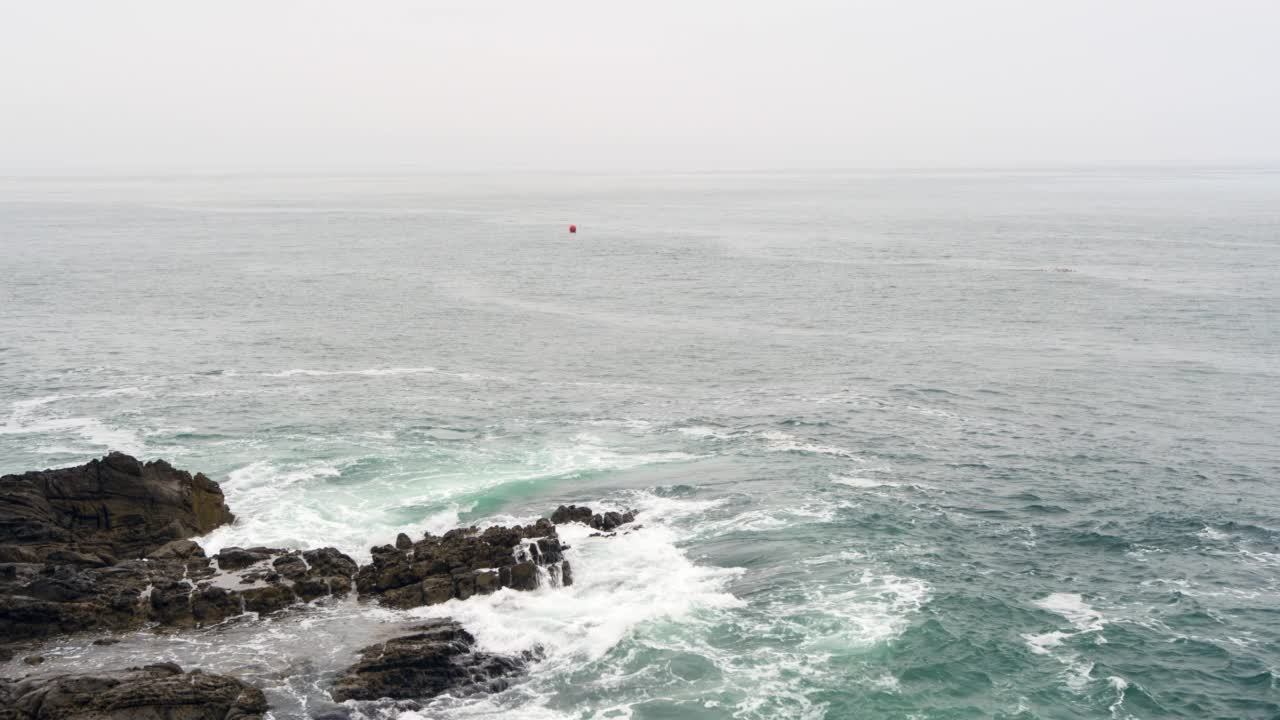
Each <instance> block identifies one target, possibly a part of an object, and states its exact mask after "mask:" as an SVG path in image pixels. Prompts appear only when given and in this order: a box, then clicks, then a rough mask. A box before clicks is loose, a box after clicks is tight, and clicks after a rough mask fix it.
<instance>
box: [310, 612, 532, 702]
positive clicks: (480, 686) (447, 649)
mask: <svg viewBox="0 0 1280 720" xmlns="http://www.w3.org/2000/svg"><path fill="white" fill-rule="evenodd" d="M414 630H415V632H414V634H412V635H407V636H405V637H399V638H395V639H393V640H389V641H387V642H385V643H381V644H378V645H371V646H369V647H367V648H365V649H363V650H361V651H360V660H359V662H357V663H356V664H355V665H353V666H352V667H350V668H348V669H347V670H346V671H345V672H344V673H343V674H342V675H341V676H339V677H338V679H337V681H336V682H335V683H334V686H333V688H332V689H331V690H330V691H329V694H330V695H331V696H332V697H333V699H334V700H335V701H337V702H343V701H346V700H377V699H379V698H392V699H425V698H430V697H434V696H436V695H439V694H440V693H442V692H446V691H448V692H450V693H452V694H455V695H465V694H469V693H473V692H479V691H489V692H492V691H497V690H501V689H504V688H505V687H506V686H507V680H506V678H507V677H509V676H510V675H512V674H514V673H517V672H519V671H521V670H523V669H524V667H525V666H526V664H527V662H528V658H511V657H505V656H501V655H493V654H490V653H484V652H477V651H475V650H474V645H475V638H473V637H472V636H471V635H470V634H469V633H468V632H467V631H466V630H463V629H462V626H461V625H459V624H458V623H456V622H454V621H453V620H451V619H444V620H435V621H432V622H430V623H427V624H424V625H420V626H418V627H416V628H414Z"/></svg>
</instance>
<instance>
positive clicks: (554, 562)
mask: <svg viewBox="0 0 1280 720" xmlns="http://www.w3.org/2000/svg"><path fill="white" fill-rule="evenodd" d="M406 540H408V537H407V536H403V535H402V536H401V539H400V541H399V542H397V545H396V546H392V545H380V546H378V547H375V548H373V549H372V550H371V553H372V555H373V561H372V562H371V563H370V564H368V565H365V566H363V567H361V568H360V571H359V572H358V573H357V574H356V587H357V589H358V590H359V591H360V595H361V596H362V597H364V596H367V597H374V598H377V599H378V600H379V601H380V602H381V603H382V604H384V605H388V606H391V607H397V608H411V607H418V606H420V605H434V604H436V603H442V602H445V601H447V600H450V599H452V598H457V599H459V600H466V599H467V598H469V597H471V596H472V595H487V594H489V593H492V592H495V591H497V590H499V589H501V588H513V589H515V590H532V589H534V588H536V587H538V586H539V585H540V584H542V583H543V582H548V583H550V584H552V585H568V584H570V583H571V582H572V575H571V574H570V571H569V564H568V562H567V561H565V560H564V546H563V545H561V543H560V538H559V537H558V536H557V535H556V528H555V526H554V525H552V524H551V523H550V522H548V521H546V520H539V521H538V522H537V523H534V524H532V525H525V526H514V527H490V528H486V529H485V530H483V531H481V530H478V529H476V528H474V527H472V528H459V529H457V530H450V531H449V532H447V533H445V534H444V535H440V536H435V535H431V534H430V533H427V535H426V536H425V537H424V538H423V539H421V540H419V541H417V542H404V541H406Z"/></svg>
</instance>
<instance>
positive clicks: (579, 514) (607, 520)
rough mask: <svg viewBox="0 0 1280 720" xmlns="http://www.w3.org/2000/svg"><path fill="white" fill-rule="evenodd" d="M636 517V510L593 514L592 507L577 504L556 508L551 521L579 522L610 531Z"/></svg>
mask: <svg viewBox="0 0 1280 720" xmlns="http://www.w3.org/2000/svg"><path fill="white" fill-rule="evenodd" d="M635 519H636V512H635V511H634V510H628V511H627V512H625V513H619V512H612V511H611V512H606V513H595V514H592V512H591V508H589V507H579V506H577V505H569V506H564V505H561V506H560V507H558V508H556V511H555V512H553V513H551V522H553V523H555V524H557V525H562V524H564V523H569V522H579V523H582V524H583V525H588V526H590V527H592V528H594V529H596V530H600V531H602V532H609V531H610V530H613V529H614V528H616V527H618V526H620V525H626V524H627V523H629V522H634V521H635Z"/></svg>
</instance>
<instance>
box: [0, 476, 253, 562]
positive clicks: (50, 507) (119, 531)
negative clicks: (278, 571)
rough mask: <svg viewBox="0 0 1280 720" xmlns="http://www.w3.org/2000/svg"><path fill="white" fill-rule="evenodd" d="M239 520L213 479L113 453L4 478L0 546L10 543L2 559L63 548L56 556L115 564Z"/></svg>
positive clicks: (44, 556) (40, 555) (38, 555)
mask: <svg viewBox="0 0 1280 720" xmlns="http://www.w3.org/2000/svg"><path fill="white" fill-rule="evenodd" d="M234 519H235V516H234V515H232V514H231V511H230V510H228V509H227V505H226V502H225V500H224V498H223V496H222V489H221V488H220V487H218V484H217V483H216V482H214V481H212V480H210V479H209V478H207V477H205V476H204V475H201V474H200V473H196V474H195V475H192V474H191V473H188V472H186V471H183V470H177V469H175V468H174V467H173V466H172V465H170V464H169V463H167V462H165V461H163V460H154V461H152V462H148V463H142V462H139V461H138V460H137V459H135V458H133V457H130V456H128V455H124V454H122V453H111V454H110V455H107V456H106V457H104V458H102V459H101V460H92V461H90V462H88V463H86V464H84V465H79V466H77V467H70V468H61V469H57V470H43V471H37V472H28V473H23V474H21V475H5V476H3V477H0V547H5V546H8V547H5V549H4V550H3V551H0V558H2V559H9V558H15V557H19V556H25V560H23V561H30V560H31V559H33V558H34V559H37V560H41V561H43V560H45V559H47V558H48V556H49V555H50V554H51V553H59V556H58V557H57V558H52V560H53V561H54V562H62V563H75V564H88V565H94V564H99V563H100V564H112V563H113V562H114V558H124V559H127V558H140V557H144V556H145V555H147V554H148V553H150V552H152V551H154V550H156V549H158V548H160V547H161V546H162V545H165V544H166V543H168V542H170V541H172V540H181V539H185V538H189V537H193V536H196V535H203V534H205V533H207V532H209V531H211V530H213V529H214V528H216V527H219V526H221V525H225V524H227V523H229V522H231V521H232V520H234ZM15 547H16V548H22V550H17V549H13V548H15ZM24 550H25V552H24ZM91 558H97V559H96V560H93V559H91Z"/></svg>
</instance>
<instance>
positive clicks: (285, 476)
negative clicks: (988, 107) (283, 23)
mask: <svg viewBox="0 0 1280 720" xmlns="http://www.w3.org/2000/svg"><path fill="white" fill-rule="evenodd" d="M570 223H576V224H577V225H578V233H577V234H575V235H570V234H569V233H568V232H567V228H568V225H569V224H570ZM1277 438H1280V174H1278V173H1274V172H1269V171H1262V170H1259V171H1223V170H1158V171H1157V170H1133V171H1105V172H1104V171H1088V172H1086V171H1072V172H1066V171H1062V172H1058V171H1035V172H1031V171H1028V172H968V173H960V172H936V173H925V172H919V173H827V174H785V173H772V174H729V175H716V174H688V175H644V176H621V175H617V176H585V175H545V176H543V175H505V176H489V175H460V176H433V175H426V174H399V175H388V174H345V175H332V176H330V175H301V174H293V175H280V176H267V175H223V176H172V177H67V178H50V177H42V178H5V179H3V180H0V472H19V471H24V470H28V469H33V468H45V467H58V466H66V465H73V464H79V463H83V462H85V461H86V460H88V459H91V458H93V457H97V456H101V455H102V454H104V453H105V452H107V451H108V450H121V451H125V452H129V453H133V454H136V455H138V456H140V457H143V458H147V459H150V458H165V459H167V460H169V461H171V462H172V463H174V464H175V465H176V466H178V467H182V468H187V469H191V470H193V471H202V472H204V473H206V474H208V475H209V476H210V477H212V478H214V479H215V480H217V481H218V482H220V483H221V485H222V487H223V489H224V491H225V492H226V495H227V500H228V502H229V504H230V506H231V507H232V509H233V511H234V512H235V513H236V514H237V516H238V520H237V521H236V523H235V524H234V525H231V526H228V527H224V528H221V529H218V530H216V531H214V532H213V533H212V534H211V535H209V536H207V537H205V538H202V539H201V542H202V543H203V544H204V545H205V547H206V548H208V549H209V550H210V551H214V550H216V549H218V548H220V547H225V546H229V545H272V546H284V547H299V548H309V547H319V546H324V545H333V546H336V547H338V548H340V549H341V550H343V551H344V552H347V553H350V554H351V555H352V556H353V557H355V558H357V559H358V560H361V561H366V560H368V558H369V548H370V546H372V545H376V544H381V543H386V542H389V541H390V540H392V539H393V538H394V537H395V535H396V533H398V532H401V531H403V532H408V533H410V534H420V533H422V532H424V531H431V532H441V531H443V530H446V529H448V528H451V527H455V526H457V525H459V524H478V525H486V524H495V523H509V522H516V521H519V522H527V521H529V520H531V519H533V518H535V517H538V516H542V515H546V514H547V513H549V512H550V511H551V510H552V509H553V508H554V507H555V506H556V505H558V504H561V503H578V504H588V505H591V506H592V507H593V508H598V509H610V508H612V509H629V508H634V509H636V510H638V511H639V513H640V515H639V519H638V520H637V523H636V525H637V526H639V527H637V528H636V529H634V530H632V531H631V532H630V533H626V534H619V535H617V536H616V537H613V538H600V537H590V533H589V531H587V530H586V529H585V528H581V527H574V526H568V527H565V528H563V529H562V535H563V536H564V537H565V539H566V542H567V543H568V544H569V545H570V546H571V549H570V550H569V551H568V552H567V556H568V557H569V559H570V561H571V563H572V565H573V568H574V577H575V583H574V585H573V586H572V587H570V588H552V587H544V588H541V589H539V590H537V591H534V592H527V593H520V592H514V591H502V592H499V593H496V594H494V595H491V596H486V597H478V598H472V599H470V600H467V601H465V602H459V601H451V602H449V603H446V604H444V605H438V606H433V607H429V608H420V609H417V610H412V611H407V612H405V611H394V610H388V609H381V608H378V607H376V606H373V605H366V604H361V603H359V602H356V601H354V600H343V601H322V602H319V603H316V604H314V605H313V606H310V607H306V608H301V609H298V610H295V611H293V612H290V613H284V614H281V615H278V616H273V617H262V618H259V617H255V616H244V617H241V618H237V619H235V620H234V621H229V622H227V623H224V624H223V625H220V626H218V627H216V628H213V629H210V630H205V631H197V632H159V631H157V632H143V633H135V634H129V635H125V636H122V638H121V639H122V640H123V641H122V642H121V643H120V644H118V645H113V646H107V647H102V646H93V645H90V644H89V642H90V641H91V640H92V639H93V638H94V637H97V636H86V637H71V638H62V639H59V640H55V641H53V642H51V643H50V644H49V645H48V646H47V647H46V648H43V654H44V655H45V656H46V658H47V662H46V663H45V664H44V665H43V666H41V669H40V670H39V672H68V671H74V670H83V669H88V668H94V667H100V666H104V665H105V666H113V665H114V666H127V665H131V664H138V663H143V662H153V661H159V660H174V661H177V662H179V663H180V664H182V665H183V666H184V667H188V668H192V667H202V668H204V669H205V670H207V671H211V672H224V673H231V674H235V675H238V676H240V677H243V678H244V679H246V680H248V681H250V682H253V683H254V684H257V685H259V686H260V687H262V688H263V689H264V690H265V691H266V692H267V694H268V697H269V699H270V700H271V702H272V704H273V706H274V711H273V713H274V717H276V718H299V717H305V716H307V714H308V713H312V712H319V710H318V709H324V708H326V707H329V706H327V705H326V698H325V695H324V688H325V687H326V686H327V683H328V682H330V681H331V679H332V677H333V675H334V674H335V673H336V672H338V671H339V670H341V669H342V668H343V667H345V666H346V665H348V664H350V663H351V662H352V661H353V660H354V658H355V653H356V651H357V650H358V649H360V648H361V647H364V646H366V645H368V644H370V643H373V642H377V641H379V640H383V639H386V638H388V637H392V636H394V635H395V634H396V633H398V632H403V630H404V628H405V627H407V626H409V625H411V624H412V623H413V622H414V621H415V620H420V619H421V618H424V617H437V616H444V615H449V616H452V617H454V618H456V619H458V620H459V621H461V622H462V623H464V625H465V626H466V627H467V628H468V629H469V630H470V631H471V632H472V633H473V634H474V635H475V636H476V638H477V640H478V642H479V644H480V646H481V647H483V648H485V649H488V650H492V651H495V652H511V653H515V652H519V651H522V650H530V649H534V648H538V649H539V650H540V652H541V653H542V660H540V661H539V662H538V663H536V664H535V665H533V666H532V667H531V668H530V670H529V672H528V673H527V674H526V675H525V676H523V677H521V678H519V679H518V680H517V681H516V682H515V683H514V684H513V685H512V687H511V688H510V689H509V690H507V691H505V692H502V693H499V694H496V695H488V696H470V697H448V696H446V697H442V698H438V699H436V700H434V701H432V702H429V703H426V704H425V705H423V706H422V707H419V708H418V709H416V710H414V709H408V708H406V707H404V706H399V707H397V706H393V705H389V704H384V705H374V706H366V707H364V708H363V709H362V710H361V711H360V712H361V714H362V715H364V716H366V717H381V718H391V717H397V716H399V717H401V718H404V719H405V720H411V719H412V718H486V717H519V718H535V719H537V718H548V719H551V718H555V719H562V718H633V719H635V720H652V719H656V718H708V719H710V718H742V719H760V720H765V719H769V720H772V719H776V718H833V719H834V718H937V719H941V718H987V717H996V718H1068V717H1072V718H1074V717H1085V718H1131V717H1132V718H1163V717H1183V718H1206V717H1222V718H1246V717H1247V718H1274V717H1276V716H1277V714H1278V713H1280V688H1278V687H1277V673H1280V630H1278V629H1277V628H1278V627H1280V490H1278V489H1277V476H1278V474H1280V446H1278V441H1277ZM3 670H4V671H5V672H6V673H20V672H30V671H31V670H30V669H29V668H27V667H25V666H21V665H18V664H10V665H8V666H6V667H4V668H3Z"/></svg>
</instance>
